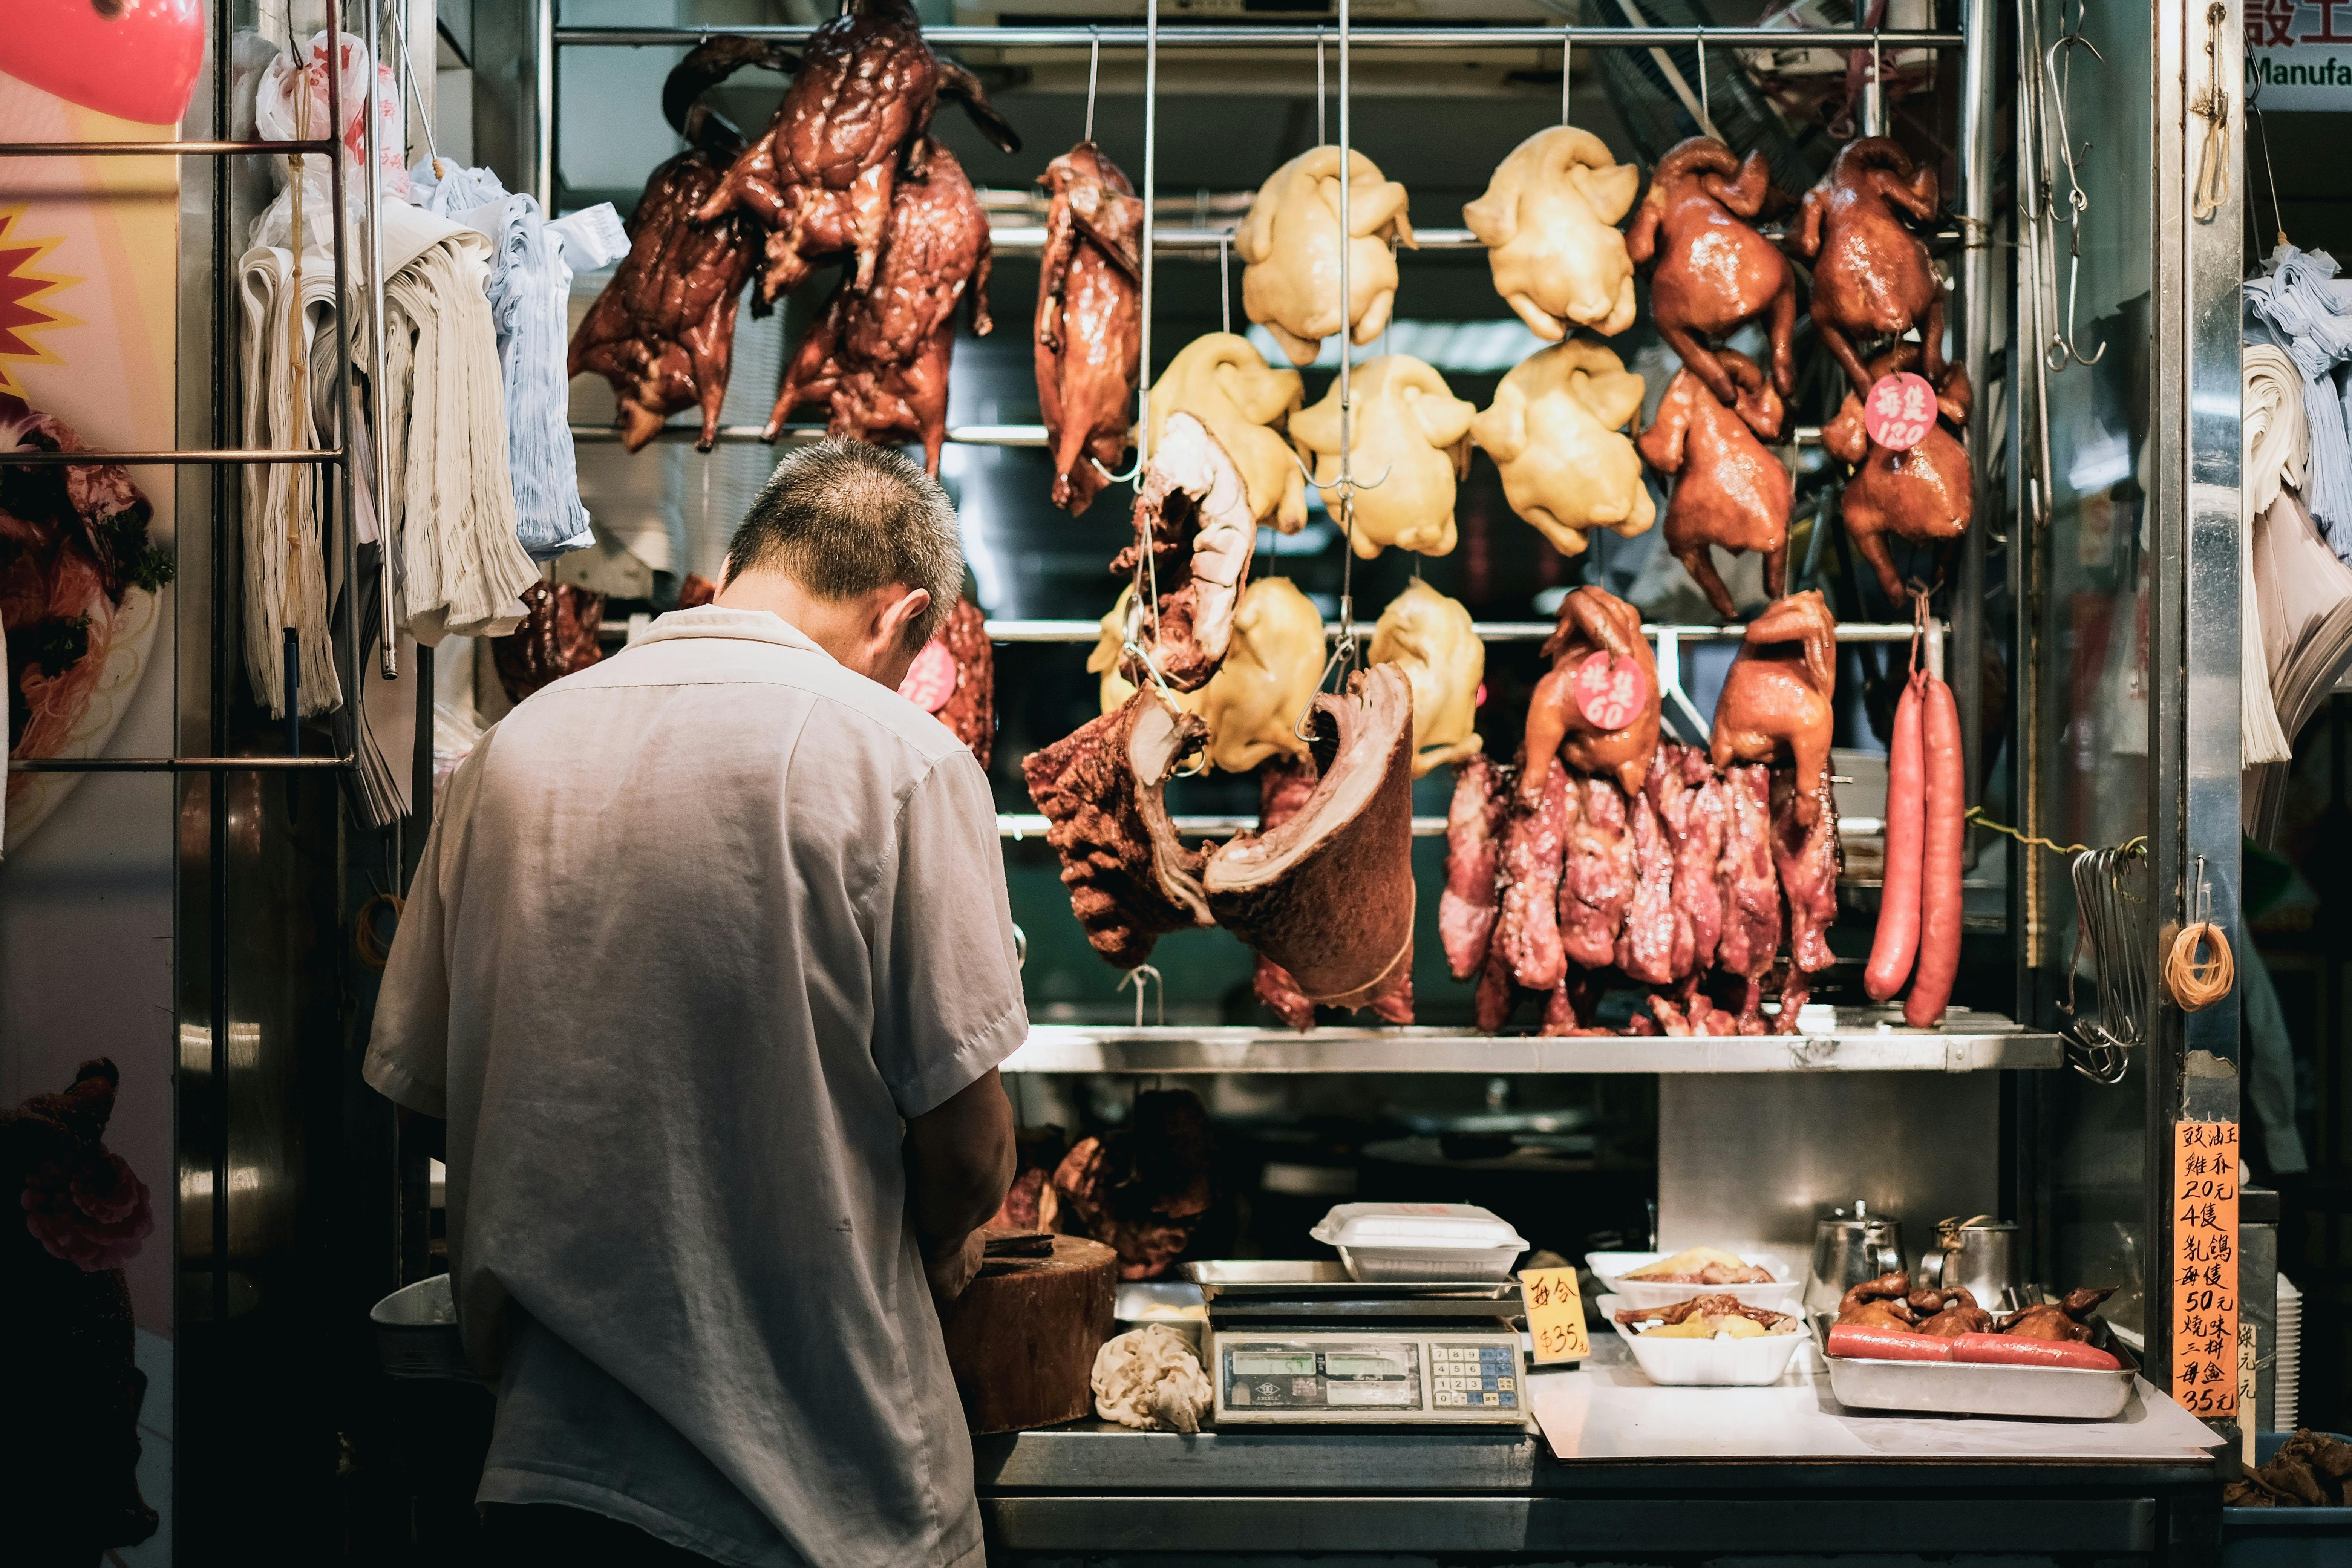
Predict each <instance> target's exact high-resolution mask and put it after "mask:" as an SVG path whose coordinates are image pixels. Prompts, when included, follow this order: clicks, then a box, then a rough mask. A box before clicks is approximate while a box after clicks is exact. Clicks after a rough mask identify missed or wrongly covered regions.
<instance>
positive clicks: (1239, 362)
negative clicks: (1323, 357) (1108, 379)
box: [1151, 332, 1307, 533]
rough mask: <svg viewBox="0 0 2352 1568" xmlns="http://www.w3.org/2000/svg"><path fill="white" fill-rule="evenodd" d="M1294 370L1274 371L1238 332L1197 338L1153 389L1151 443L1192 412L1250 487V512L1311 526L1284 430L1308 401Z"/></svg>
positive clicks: (1279, 525)
mask: <svg viewBox="0 0 2352 1568" xmlns="http://www.w3.org/2000/svg"><path fill="white" fill-rule="evenodd" d="M1305 386H1306V384H1305V383H1304V382H1303V381H1301V380H1300V379H1299V375H1298V373H1297V371H1295V370H1275V369H1272V368H1270V367H1268V365H1267V364H1266V363H1265V357H1264V356H1263V355H1261V354H1260V353H1258V352H1257V350H1255V349H1254V348H1252V347H1251V346H1250V342H1249V340H1248V339H1247V338H1244V337H1242V336H1240V335H1239V334H1237V333H1234V332H1209V333H1205V334H1203V335H1202V336H1201V337H1197V338H1194V339H1193V340H1192V342H1189V343H1187V344H1185V345H1184V346H1183V348H1181V350H1179V351H1178V352H1177V354H1176V357H1175V358H1174V359H1172V360H1171V361H1169V362H1168V368H1167V369H1166V370H1163V371H1161V372H1160V380H1159V382H1158V383H1157V384H1155V385H1154V386H1153V387H1152V388H1151V445H1152V447H1154V449H1157V448H1158V447H1159V445H1160V441H1161V440H1162V439H1163V438H1164V433H1165V431H1166V429H1167V427H1168V421H1169V420H1170V419H1171V418H1173V417H1174V416H1177V415H1179V414H1189V415H1191V416H1192V417H1193V418H1195V419H1198V420H1199V421H1200V422H1201V423H1202V424H1203V425H1205V426H1208V427H1209V434H1211V435H1212V436H1214V437H1216V438H1217V441H1218V444H1219V445H1221V446H1223V447H1224V449H1225V453H1226V455H1227V456H1228V457H1230V458H1233V460H1234V467H1235V468H1239V469H1240V470H1241V474H1242V482H1243V484H1244V486H1245V487H1246V488H1247V489H1248V491H1249V503H1250V515H1251V516H1253V517H1255V518H1256V519H1257V521H1260V522H1262V523H1268V524H1271V525H1272V526H1273V527H1275V528H1276V529H1278V530H1279V531H1282V532H1284V533H1296V532H1297V531H1299V530H1300V529H1302V528H1304V527H1306V526H1307V479H1306V476H1305V475H1304V474H1302V473H1301V472H1300V471H1299V467H1298V459H1297V458H1296V457H1295V456H1293V454H1292V452H1291V447H1290V443H1289V442H1288V441H1287V440H1286V439H1285V438H1284V437H1283V434H1282V432H1283V430H1284V428H1285V427H1286V425H1287V423H1288V421H1289V419H1290V416H1292V415H1293V414H1296V413H1297V412H1298V408H1299V405H1300V404H1301V403H1302V402H1303V401H1304V388H1305Z"/></svg>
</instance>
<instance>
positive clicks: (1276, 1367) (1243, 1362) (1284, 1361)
mask: <svg viewBox="0 0 2352 1568" xmlns="http://www.w3.org/2000/svg"><path fill="white" fill-rule="evenodd" d="M1231 1364H1232V1366H1233V1369H1234V1374H1235V1375H1236V1376H1240V1377H1313V1376H1314V1375H1315V1356H1314V1353H1313V1352H1302V1353H1299V1354H1297V1355H1253V1354H1248V1353H1245V1352H1241V1351H1235V1352H1234V1354H1233V1359H1232V1363H1231Z"/></svg>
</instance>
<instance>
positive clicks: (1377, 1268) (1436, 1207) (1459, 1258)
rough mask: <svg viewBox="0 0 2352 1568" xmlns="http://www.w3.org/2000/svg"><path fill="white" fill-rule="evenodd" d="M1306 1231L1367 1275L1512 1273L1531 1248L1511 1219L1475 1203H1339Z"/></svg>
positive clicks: (1361, 1276) (1355, 1273) (1359, 1275)
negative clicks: (1320, 1221) (1515, 1263)
mask: <svg viewBox="0 0 2352 1568" xmlns="http://www.w3.org/2000/svg"><path fill="white" fill-rule="evenodd" d="M1307 1235H1309V1236H1311V1237H1314V1238H1315V1239H1316V1240H1318V1241H1319V1242H1321V1243H1323V1245H1324V1246H1326V1247H1338V1248H1339V1261H1340V1262H1342V1263H1344V1264H1346V1265H1347V1268H1348V1273H1349V1277H1350V1278H1352V1279H1358V1280H1361V1281H1365V1282H1370V1281H1375V1280H1457V1279H1509V1278H1510V1277H1511V1265H1512V1264H1513V1263H1514V1262H1515V1261H1517V1258H1518V1256H1519V1254H1521V1253H1522V1252H1525V1251H1526V1250H1527V1249H1528V1244H1527V1240H1526V1238H1525V1237H1521V1236H1520V1235H1519V1233H1518V1232H1517V1231H1516V1230H1513V1229H1512V1228H1511V1225H1510V1222H1509V1221H1508V1220H1506V1219H1503V1218H1501V1217H1500V1216H1498V1215H1496V1214H1494V1213H1493V1212H1492V1211H1490V1210H1487V1209H1482V1208H1479V1207H1477V1206H1475V1205H1471V1204H1340V1205H1338V1206H1337V1207H1335V1208H1333V1209H1332V1210H1331V1212H1330V1213H1328V1214H1327V1215H1324V1216H1323V1221H1322V1223H1321V1224H1320V1225H1318V1226H1316V1227H1315V1228H1314V1229H1313V1230H1311V1231H1308V1232H1307Z"/></svg>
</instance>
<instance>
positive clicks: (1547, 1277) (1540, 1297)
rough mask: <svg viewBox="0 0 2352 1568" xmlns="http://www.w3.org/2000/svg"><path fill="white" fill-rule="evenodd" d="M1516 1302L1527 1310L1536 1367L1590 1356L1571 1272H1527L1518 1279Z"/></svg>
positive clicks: (1559, 1270) (1547, 1270) (1567, 1269)
mask: <svg viewBox="0 0 2352 1568" xmlns="http://www.w3.org/2000/svg"><path fill="white" fill-rule="evenodd" d="M1519 1300H1520V1303H1521V1304H1522V1305H1523V1306H1525V1307H1526V1308H1527V1313H1528V1338H1529V1339H1531V1340H1533V1341H1534V1342H1535V1347H1536V1364H1537V1365H1538V1366H1542V1365H1544V1364H1545V1363H1549V1362H1561V1361H1582V1360H1583V1359H1584V1358H1585V1357H1586V1356H1588V1355H1591V1353H1592V1347H1591V1345H1590V1344H1588V1343H1587V1342H1585V1337H1584V1302H1583V1300H1582V1299H1581V1298H1580V1297H1579V1296H1578V1294H1577V1290H1576V1270H1575V1269H1573V1268H1530V1269H1528V1271H1527V1272H1526V1273H1524V1274H1522V1275H1520V1276H1519Z"/></svg>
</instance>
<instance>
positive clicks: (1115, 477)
mask: <svg viewBox="0 0 2352 1568" xmlns="http://www.w3.org/2000/svg"><path fill="white" fill-rule="evenodd" d="M1087 462H1089V463H1092V464H1093V465H1094V466H1095V472H1096V473H1098V474H1100V475H1101V476H1102V477H1103V482H1104V483H1106V484H1113V485H1123V484H1127V483H1129V482H1130V481H1132V480H1135V479H1141V478H1142V477H1143V457H1142V454H1140V453H1138V454H1137V455H1136V459H1135V467H1133V468H1129V469H1128V470H1127V472H1125V473H1123V474H1114V473H1112V472H1111V471H1110V470H1109V469H1108V468H1104V467H1103V466H1102V459H1101V458H1096V457H1088V458H1087Z"/></svg>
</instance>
